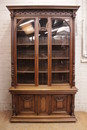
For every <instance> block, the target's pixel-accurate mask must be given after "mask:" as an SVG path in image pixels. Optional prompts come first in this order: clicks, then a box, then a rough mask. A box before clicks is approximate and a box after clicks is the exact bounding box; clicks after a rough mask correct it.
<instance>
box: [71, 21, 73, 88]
mask: <svg viewBox="0 0 87 130" xmlns="http://www.w3.org/2000/svg"><path fill="white" fill-rule="evenodd" d="M72 26H73V25H72V20H70V27H71V30H70V86H72V56H73V55H72V53H73V51H72V44H73V34H72V30H73V27H72Z"/></svg>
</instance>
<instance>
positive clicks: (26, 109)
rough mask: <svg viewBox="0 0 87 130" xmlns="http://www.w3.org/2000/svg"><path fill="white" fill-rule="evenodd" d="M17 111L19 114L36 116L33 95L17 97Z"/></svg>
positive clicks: (34, 97)
mask: <svg viewBox="0 0 87 130" xmlns="http://www.w3.org/2000/svg"><path fill="white" fill-rule="evenodd" d="M19 102H20V104H19V111H20V113H28V114H35V113H36V114H37V109H36V107H35V103H36V96H35V95H20V96H19Z"/></svg>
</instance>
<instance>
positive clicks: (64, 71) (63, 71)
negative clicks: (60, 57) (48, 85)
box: [52, 70, 70, 73]
mask: <svg viewBox="0 0 87 130" xmlns="http://www.w3.org/2000/svg"><path fill="white" fill-rule="evenodd" d="M69 72H70V71H69V70H58V71H57V70H55V71H52V73H69Z"/></svg>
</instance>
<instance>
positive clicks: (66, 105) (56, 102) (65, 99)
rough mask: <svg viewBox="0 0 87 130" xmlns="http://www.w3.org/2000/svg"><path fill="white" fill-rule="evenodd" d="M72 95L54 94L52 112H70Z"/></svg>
mask: <svg viewBox="0 0 87 130" xmlns="http://www.w3.org/2000/svg"><path fill="white" fill-rule="evenodd" d="M70 104H71V97H70V96H69V95H53V96H52V114H57V113H68V114H69V113H70Z"/></svg>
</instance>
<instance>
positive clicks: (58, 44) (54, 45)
mask: <svg viewBox="0 0 87 130" xmlns="http://www.w3.org/2000/svg"><path fill="white" fill-rule="evenodd" d="M52 46H69V44H55V43H54V44H52Z"/></svg>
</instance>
